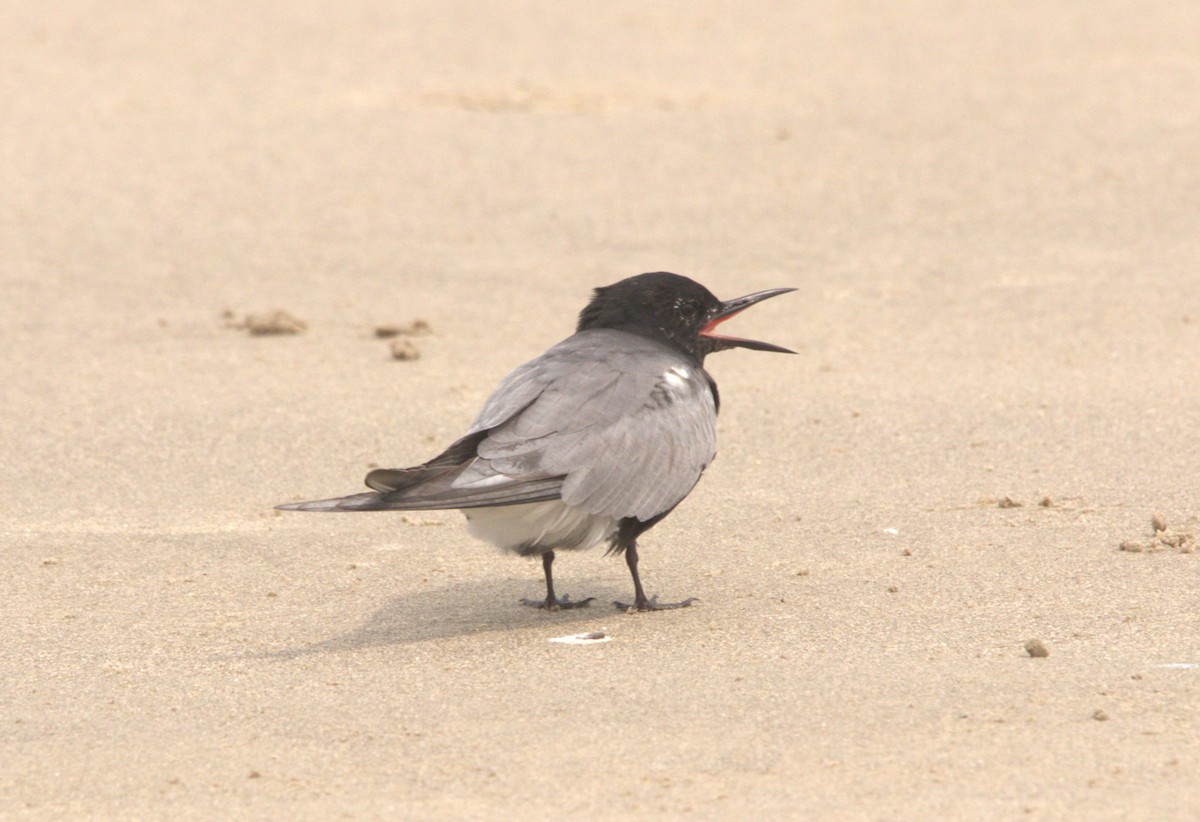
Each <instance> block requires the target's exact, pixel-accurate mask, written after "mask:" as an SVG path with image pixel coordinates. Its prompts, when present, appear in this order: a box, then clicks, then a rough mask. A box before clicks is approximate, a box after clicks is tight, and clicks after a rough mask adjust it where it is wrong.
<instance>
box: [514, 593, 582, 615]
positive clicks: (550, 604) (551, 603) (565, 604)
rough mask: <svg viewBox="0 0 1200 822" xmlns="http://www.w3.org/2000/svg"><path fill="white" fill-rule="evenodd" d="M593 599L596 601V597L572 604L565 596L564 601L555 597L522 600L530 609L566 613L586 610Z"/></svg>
mask: <svg viewBox="0 0 1200 822" xmlns="http://www.w3.org/2000/svg"><path fill="white" fill-rule="evenodd" d="M593 599H595V597H588V598H587V599H581V600H579V601H577V602H572V601H571V597H569V596H568V595H566V594H563V598H562V599H556V598H555V597H546V598H545V599H522V600H521V604H522V605H528V606H529V607H530V608H542V609H544V610H547V611H560V610H561V611H565V610H569V609H571V608H586V607H587V604H588V603H589V602H591V601H592V600H593Z"/></svg>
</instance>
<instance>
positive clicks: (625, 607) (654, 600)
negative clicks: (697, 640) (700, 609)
mask: <svg viewBox="0 0 1200 822" xmlns="http://www.w3.org/2000/svg"><path fill="white" fill-rule="evenodd" d="M695 601H696V598H695V597H688V598H687V599H685V600H683V601H682V602H659V601H658V597H657V596H652V597H650V598H649V599H646V598H645V597H639V598H638V599H635V600H634V601H633V602H632V603H628V602H616V601H614V602H613V605H616V606H617V607H618V608H620V609H621V610H622V611H624V612H625V613H627V614H632V613H636V612H638V611H670V610H671V609H673V608H686V607H688V606H689V605H691V604H692V603H693V602H695Z"/></svg>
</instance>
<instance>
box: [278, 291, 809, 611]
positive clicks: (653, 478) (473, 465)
mask: <svg viewBox="0 0 1200 822" xmlns="http://www.w3.org/2000/svg"><path fill="white" fill-rule="evenodd" d="M791 291H795V289H794V288H773V289H770V290H767V291H759V292H756V293H753V294H748V295H746V296H744V297H738V298H737V299H733V300H726V301H721V300H719V299H717V297H716V296H714V295H713V293H712V292H711V291H709V290H708V289H707V288H705V287H704V286H703V285H701V284H700V283H698V282H696V281H695V280H692V279H690V278H688V277H685V276H682V275H679V274H673V273H671V272H667V271H657V272H651V273H647V274H640V275H637V276H633V277H628V278H626V279H623V280H620V281H619V282H616V283H613V284H612V285H608V286H604V287H600V288H596V289H595V290H594V291H593V294H592V297H591V299H590V300H589V302H588V303H587V305H586V306H585V307H584V309H583V310H582V311H581V312H580V314H579V318H578V322H577V324H576V330H575V333H574V334H572V335H571V336H570V337H568V338H567V339H565V340H563V341H562V342H560V343H558V344H557V345H554V346H552V347H551V348H549V349H548V350H547V351H546V352H545V353H543V354H542V355H541V356H539V357H537V358H535V359H533V360H530V361H529V362H527V363H525V364H524V365H521V366H519V367H518V368H516V369H515V370H514V371H512V372H511V373H510V374H509V375H508V376H506V377H505V378H504V379H503V380H502V381H501V382H500V385H499V386H498V387H497V388H496V389H495V391H493V392H492V394H491V396H489V397H488V398H487V400H486V401H485V402H484V404H483V408H482V410H481V411H480V412H479V414H478V416H477V417H476V418H475V421H474V422H473V423H472V424H471V426H470V428H469V429H468V430H467V432H466V434H464V435H463V436H462V437H460V438H459V439H457V440H456V441H454V442H453V443H452V444H451V445H450V446H449V447H448V448H446V450H444V451H443V452H442V453H440V454H438V455H437V456H435V457H434V458H433V459H431V460H429V461H427V462H425V463H422V464H421V465H417V466H415V467H411V468H381V469H376V470H373V471H371V472H370V473H369V474H367V476H366V485H367V487H368V488H370V489H371V490H370V491H368V492H364V493H358V494H352V495H350V496H344V497H337V498H333V499H324V500H314V501H310V502H294V503H287V504H283V505H278V506H276V507H277V508H278V509H280V510H283V511H331V512H332V511H417V510H453V509H459V510H461V511H462V512H463V513H464V514H465V515H466V519H467V523H466V524H467V529H468V531H469V532H470V533H471V535H472V536H474V537H476V538H478V539H481V540H483V541H485V542H489V543H492V544H493V545H495V546H497V547H499V548H501V549H503V550H504V551H507V552H511V553H515V554H518V555H522V556H528V557H537V556H540V557H541V559H542V570H543V573H544V575H545V579H546V596H545V598H544V599H540V600H533V599H522V600H521V601H520V602H521V604H523V605H529V606H533V607H537V608H543V609H546V610H551V611H556V610H559V609H571V608H579V607H582V606H586V605H588V604H589V603H591V602H592V601H593V600H594V597H587V598H585V599H579V600H572V599H571V598H570V596H568V595H564V596H562V597H561V598H560V597H558V596H557V595H556V594H555V590H554V575H553V572H552V566H553V564H554V559H555V552H556V551H560V550H581V549H585V548H591V547H593V546H595V545H598V544H600V543H603V542H607V543H608V551H607V552H606V553H607V554H610V555H618V556H619V555H624V557H625V563H626V565H627V566H628V568H629V572H630V574H631V576H632V577H633V588H634V595H633V600H632V601H631V602H622V601H615V602H614V603H613V604H614V605H616V606H617V608H619V609H621V610H624V611H626V612H640V611H661V610H669V609H675V608H683V607H687V606H689V605H691V604H692V603H693V602H694V601H695V598H694V597H689V598H687V599H683V600H680V601H677V602H659V600H658V597H657V596H654V597H647V596H646V593H645V589H644V588H643V586H642V581H641V577H640V576H639V575H638V539H639V537H641V535H642V534H644V533H645V532H646V531H647V530H649V529H650V528H652V527H654V526H655V525H657V524H658V523H659V522H661V521H662V520H663V518H664V517H666V516H667V515H668V514H670V513H671V512H672V511H673V510H674V509H675V507H676V506H677V505H679V503H680V502H682V501H683V499H684V498H685V497H686V496H687V495H688V494H689V493H690V492H691V490H692V489H693V488H694V487H695V486H696V483H697V482H699V480H700V477H701V475H702V474H703V473H704V471H705V469H706V468H707V467H708V466H709V464H710V463H711V462H712V461H713V459H714V457H715V456H716V453H717V432H716V424H717V412H718V411H719V410H720V407H721V399H720V394H719V393H718V391H717V383H716V381H715V380H714V379H713V378H712V376H711V375H710V374H709V373H708V372H707V371H705V370H704V359H705V357H706V356H708V355H709V354H713V353H716V352H718V351H725V350H728V349H732V348H746V349H752V350H757V351H774V352H780V353H785V354H794V353H795V352H794V351H791V350H789V349H787V348H783V347H781V346H778V345H773V344H771V343H766V342H759V341H757V340H748V339H742V338H740V337H730V336H722V335H719V334H717V333H716V329H717V327H718V326H719V325H720V324H721V323H723V322H725V321H726V320H728V319H729V318H730V317H733V316H734V315H736V314H739V313H741V312H742V311H744V310H745V309H747V308H749V307H750V306H752V305H755V304H756V303H760V302H762V301H763V300H767V299H770V298H772V297H777V296H779V295H781V294H786V293H788V292H791Z"/></svg>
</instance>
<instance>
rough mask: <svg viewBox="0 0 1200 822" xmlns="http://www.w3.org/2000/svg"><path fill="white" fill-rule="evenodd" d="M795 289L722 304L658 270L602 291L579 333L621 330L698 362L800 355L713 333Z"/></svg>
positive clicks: (708, 293)
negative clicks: (738, 351) (745, 351)
mask: <svg viewBox="0 0 1200 822" xmlns="http://www.w3.org/2000/svg"><path fill="white" fill-rule="evenodd" d="M789 291H795V289H793V288H774V289H771V290H770V291H760V292H758V293H757V294H748V295H747V296H745V297H739V298H737V299H736V300H728V301H726V302H721V301H720V300H718V299H717V298H716V297H715V296H714V295H713V293H712V292H711V291H709V290H708V289H707V288H705V287H704V286H702V285H700V283H698V282H696V281H695V280H691V279H688V278H687V277H683V276H680V275H679V274H671V273H669V272H667V271H657V272H654V273H652V274H639V275H638V276H636V277H629V278H627V279H624V280H621V281H620V282H618V283H613V284H612V285H610V286H606V287H604V288H597V289H596V291H595V293H594V294H593V295H592V300H591V302H589V303H588V304H587V307H586V308H584V309H583V311H581V312H580V313H579V325H578V327H577V328H576V330H577V331H586V330H587V329H589V328H615V329H618V330H621V331H628V332H630V333H632V334H639V335H641V336H643V337H650V338H652V339H656V340H660V341H662V342H665V343H667V344H668V345H670V346H671V347H672V348H675V349H677V350H679V351H681V352H682V353H684V354H686V355H688V356H689V357H691V358H692V359H694V360H695V361H696V362H698V363H703V362H704V358H705V356H707V355H708V354H712V353H713V352H715V351H724V350H725V349H727V348H734V347H740V348H753V349H755V350H758V351H780V352H783V353H785V354H792V353H795V352H793V351H789V350H788V349H786V348H781V347H779V346H777V345H771V344H770V343H764V342H758V341H757V340H744V339H741V338H740V337H721V336H717V335H716V334H714V333H713V330H714V329H715V328H716V327H717V325H718V324H719V323H721V322H724V321H725V320H727V319H729V318H730V317H732V316H733V315H734V314H737V313H739V312H741V311H743V310H745V309H747V308H749V307H750V306H752V305H754V304H755V303H757V302H761V301H762V300H765V299H767V298H769V297H774V296H777V295H779V294H786V293H787V292H789Z"/></svg>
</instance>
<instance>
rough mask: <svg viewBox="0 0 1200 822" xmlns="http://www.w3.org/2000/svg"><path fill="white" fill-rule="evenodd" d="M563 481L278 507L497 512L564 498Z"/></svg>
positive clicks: (371, 494) (400, 493) (396, 493)
mask: <svg viewBox="0 0 1200 822" xmlns="http://www.w3.org/2000/svg"><path fill="white" fill-rule="evenodd" d="M562 483H563V478H562V477H548V478H546V479H539V480H529V481H526V482H519V483H507V484H505V485H503V486H499V487H492V488H475V489H461V488H446V489H441V490H440V491H433V490H432V489H430V491H429V492H428V493H426V494H420V493H412V490H413V489H405V490H401V491H385V492H382V493H381V492H377V491H368V492H366V493H363V494H352V495H351V496H348V497H338V498H336V499H319V500H313V501H311V502H289V503H287V504H285V505H276V506H275V507H276V508H278V509H279V510H280V511H444V510H453V509H456V508H494V507H498V506H501V505H523V504H525V503H527V502H545V501H546V500H552V499H560V498H561V497H562Z"/></svg>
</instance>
